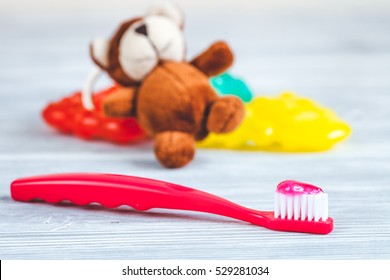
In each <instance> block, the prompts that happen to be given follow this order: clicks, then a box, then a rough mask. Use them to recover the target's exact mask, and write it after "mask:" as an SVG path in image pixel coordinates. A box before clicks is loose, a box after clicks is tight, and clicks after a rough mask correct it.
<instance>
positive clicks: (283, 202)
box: [279, 194, 287, 219]
mask: <svg viewBox="0 0 390 280" xmlns="http://www.w3.org/2000/svg"><path fill="white" fill-rule="evenodd" d="M286 198H287V197H286V196H285V195H284V194H279V199H280V202H279V203H280V218H281V219H284V218H286V209H287V199H286Z"/></svg>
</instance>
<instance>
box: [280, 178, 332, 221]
mask: <svg viewBox="0 0 390 280" xmlns="http://www.w3.org/2000/svg"><path fill="white" fill-rule="evenodd" d="M286 186H288V187H286ZM308 188H309V190H308ZM274 217H275V218H279V219H287V220H295V221H297V220H301V221H309V222H310V221H314V222H319V221H320V220H322V221H326V220H327V219H328V195H327V194H326V193H324V192H323V191H322V190H321V189H320V188H318V187H315V186H312V185H308V184H304V183H300V182H296V181H285V182H282V183H281V184H279V186H278V189H277V191H276V193H275V209H274Z"/></svg>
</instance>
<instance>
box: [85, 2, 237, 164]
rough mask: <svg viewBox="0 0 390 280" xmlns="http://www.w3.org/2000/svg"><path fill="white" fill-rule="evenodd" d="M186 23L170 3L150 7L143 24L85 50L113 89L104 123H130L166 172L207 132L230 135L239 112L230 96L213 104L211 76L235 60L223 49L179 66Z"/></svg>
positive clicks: (131, 24)
mask: <svg viewBox="0 0 390 280" xmlns="http://www.w3.org/2000/svg"><path fill="white" fill-rule="evenodd" d="M183 20H184V17H183V14H182V12H181V10H180V9H179V8H178V7H176V6H175V5H174V4H172V3H169V2H163V3H159V4H157V5H155V6H154V7H152V9H151V10H150V11H149V12H148V13H147V15H146V16H144V17H137V18H134V19H132V20H129V21H126V22H124V23H122V24H121V25H120V26H119V28H118V29H117V31H116V32H115V33H114V35H113V36H112V38H111V39H109V40H106V39H96V40H94V41H93V42H92V43H91V45H90V52H91V57H92V60H93V61H94V62H95V64H96V65H97V66H98V67H99V70H100V71H102V70H103V71H104V72H106V73H107V74H108V75H109V76H110V77H111V78H112V79H113V80H114V81H115V82H116V83H117V84H118V85H119V87H118V88H117V90H116V92H114V93H112V94H111V95H110V96H109V97H107V98H106V99H105V100H103V109H104V112H105V114H106V115H107V116H110V117H128V116H134V117H135V118H136V119H137V120H138V122H139V124H140V125H141V127H142V128H143V129H144V130H145V131H146V133H147V134H149V136H151V137H152V138H153V139H154V152H155V155H156V157H157V159H158V160H159V162H160V163H161V164H162V165H164V166H166V167H171V168H177V167H181V166H184V165H186V164H187V163H189V162H190V161H191V160H192V159H193V157H194V154H195V141H196V140H202V139H204V138H205V137H206V136H207V134H208V133H209V132H214V133H227V132H230V131H233V130H234V129H235V128H236V127H237V126H238V125H239V124H240V123H241V121H242V120H243V117H244V106H243V104H242V102H241V101H240V99H239V98H237V97H235V96H224V97H218V95H217V94H216V92H215V91H214V90H213V88H212V87H211V85H210V83H209V77H212V76H216V75H218V74H221V73H223V72H224V71H226V70H227V69H228V68H229V67H230V66H231V65H232V63H233V54H232V52H231V50H230V48H229V46H228V45H227V44H226V43H224V42H215V43H214V44H212V45H211V46H210V47H209V48H208V49H207V50H206V51H204V52H203V53H201V54H200V55H198V56H197V57H195V58H194V59H192V60H191V61H189V62H187V61H185V52H186V46H185V41H184V37H183V32H182V29H183V24H184V22H183ZM98 73H99V71H97V72H94V73H92V75H91V76H90V77H89V78H88V81H87V83H86V86H85V88H84V91H83V104H84V106H85V107H86V108H88V109H93V102H92V101H91V98H90V97H91V92H92V87H93V83H94V82H95V80H96V77H97V74H98Z"/></svg>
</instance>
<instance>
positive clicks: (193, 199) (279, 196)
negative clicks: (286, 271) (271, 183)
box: [11, 173, 333, 234]
mask: <svg viewBox="0 0 390 280" xmlns="http://www.w3.org/2000/svg"><path fill="white" fill-rule="evenodd" d="M11 196H12V198H13V199H14V200H17V201H25V202H27V201H31V200H34V199H42V200H44V201H46V202H49V203H58V202H60V201H63V200H68V201H71V202H73V203H74V204H77V205H86V204H89V203H92V202H98V203H100V204H101V205H103V206H105V207H108V208H115V207H118V206H120V205H128V206H131V207H133V208H135V209H137V210H140V211H141V210H142V211H143V210H148V209H150V208H165V209H177V210H189V211H198V212H206V213H211V214H217V215H221V216H226V217H230V218H233V219H237V220H241V221H245V222H249V223H252V224H254V225H257V226H262V227H266V228H268V229H272V230H278V231H295V232H306V233H317V234H327V233H329V232H331V231H332V230H333V220H332V218H329V217H328V196H327V195H326V194H325V193H324V192H323V191H322V190H321V189H320V188H318V187H315V186H312V185H309V184H305V183H300V182H297V181H291V180H290V181H284V182H282V183H280V184H279V185H278V187H277V189H276V194H275V211H274V212H272V211H258V210H254V209H250V208H246V207H243V206H240V205H238V204H235V203H233V202H230V201H228V200H226V199H223V198H221V197H218V196H215V195H212V194H209V193H206V192H203V191H200V190H196V189H192V188H188V187H184V186H180V185H176V184H172V183H168V182H163V181H157V180H152V179H146V178H139V177H133V176H124V175H113V174H81V173H78V174H77V173H76V174H55V175H44V176H36V177H29V178H21V179H18V180H15V181H14V182H12V184H11Z"/></svg>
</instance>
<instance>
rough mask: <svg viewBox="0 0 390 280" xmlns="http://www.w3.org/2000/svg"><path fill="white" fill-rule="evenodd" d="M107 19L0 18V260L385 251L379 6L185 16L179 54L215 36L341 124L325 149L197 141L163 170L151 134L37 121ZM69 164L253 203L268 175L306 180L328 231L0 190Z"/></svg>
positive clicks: (260, 204)
mask: <svg viewBox="0 0 390 280" xmlns="http://www.w3.org/2000/svg"><path fill="white" fill-rule="evenodd" d="M111 22H113V21H109V20H108V19H105V20H101V21H96V22H83V21H74V20H72V21H61V20H53V21H50V22H44V21H43V22H32V23H30V24H24V23H23V21H19V20H18V19H13V18H8V19H6V18H3V19H1V24H0V37H1V38H2V41H1V44H0V61H1V67H0V97H1V103H0V106H1V110H0V135H1V136H0V258H1V259H378V258H387V259H388V258H389V257H390V218H389V216H390V122H389V119H390V110H389V107H390V78H389V77H390V37H389V36H388V30H389V28H390V17H388V16H379V15H376V14H373V15H367V14H348V13H345V14H343V15H342V16H338V15H334V16H321V15H316V16H314V15H306V16H298V15H297V16H293V15H292V16H289V17H284V18H275V17H271V16H268V17H267V16H264V17H254V16H252V17H247V18H245V19H243V20H240V21H234V23H233V22H231V20H230V19H229V18H221V19H220V20H218V21H216V20H214V19H213V18H206V19H203V20H200V18H190V19H189V22H188V29H187V37H188V41H189V53H190V56H192V55H194V54H195V53H197V52H198V51H200V50H202V49H204V48H205V47H206V46H207V45H208V44H209V43H211V41H212V40H214V39H220V38H225V39H227V40H228V41H229V42H231V44H232V46H233V49H234V50H235V53H236V55H237V59H236V65H235V68H234V69H233V70H232V72H233V73H237V74H239V75H241V76H243V77H245V78H246V80H247V81H248V82H249V83H250V84H251V85H252V87H253V88H254V89H255V90H256V92H257V93H259V94H277V93H279V92H280V91H282V90H286V89H287V90H294V91H296V92H297V93H299V94H301V95H304V96H307V97H311V98H314V99H315V100H317V101H318V102H320V103H322V104H323V105H326V106H329V107H331V108H333V109H334V110H335V111H336V112H337V113H338V114H339V115H340V116H341V117H343V118H344V119H345V120H347V121H348V122H349V123H350V124H351V126H352V128H353V134H352V136H351V137H350V139H348V140H347V141H346V142H345V143H342V144H340V145H338V146H337V147H336V148H335V149H333V150H332V151H329V152H326V153H306V154H283V153H267V152H236V151H222V150H199V151H198V153H197V157H196V160H195V161H194V162H193V163H192V164H191V165H189V166H188V167H186V168H183V169H179V170H166V169H163V168H161V167H160V166H159V165H158V164H157V163H156V162H155V160H154V157H153V153H152V149H151V145H150V144H147V143H146V144H141V145H136V146H115V145H111V144H108V143H102V142H85V141H82V140H79V139H76V138H73V137H70V136H65V135H60V134H58V133H56V132H54V131H53V130H51V129H50V128H48V127H46V126H45V124H44V123H43V122H42V120H41V118H40V110H41V109H42V108H43V106H44V105H45V104H46V103H47V102H49V101H51V100H56V99H58V98H60V97H61V96H65V95H67V94H69V93H70V92H71V91H73V90H76V89H78V88H80V87H81V85H82V83H83V80H84V78H85V75H86V73H87V71H88V68H89V67H90V65H91V63H90V62H89V60H88V55H87V45H88V40H89V39H90V38H91V37H93V36H92V35H93V34H98V33H99V32H100V30H105V32H103V33H102V35H105V34H108V33H109V32H110V29H109V27H110V25H109V23H111ZM211 22H212V23H213V26H212V28H211V27H210V25H209V24H210V23H211ZM112 26H113V25H112V24H111V27H112ZM221 30H223V31H222V32H221ZM103 84H104V83H102V84H101V85H100V86H103ZM81 171H89V172H109V173H122V174H131V175H136V176H144V177H152V178H156V179H161V180H166V181H172V182H176V183H179V184H183V185H187V186H191V187H195V188H199V189H202V190H205V191H209V192H212V193H214V194H217V195H220V196H223V197H225V198H227V199H230V200H233V201H235V202H237V203H240V204H243V205H246V206H248V207H253V208H257V209H263V210H266V209H270V208H272V204H273V192H274V188H275V186H276V184H277V183H278V182H279V181H281V180H284V179H289V178H291V179H298V180H301V181H307V182H311V183H313V184H318V185H319V186H322V187H323V188H324V189H325V190H326V192H327V193H328V194H329V197H330V211H329V212H330V215H331V216H332V217H333V218H334V220H335V230H334V232H333V233H331V234H330V235H328V236H316V235H307V234H299V233H282V232H272V231H269V230H265V229H263V228H258V227H255V226H251V225H248V224H245V223H241V222H237V221H233V220H230V219H227V218H221V217H217V216H212V215H206V214H199V213H185V212H180V211H165V210H159V209H154V210H152V211H150V212H146V213H140V212H136V211H133V210H131V209H130V208H127V207H121V208H119V209H116V210H106V209H104V208H102V207H100V206H99V205H90V206H88V207H76V206H72V205H69V204H60V205H49V204H44V203H18V202H14V201H12V200H11V198H10V195H9V185H10V182H11V181H12V180H13V179H15V178H18V177H22V176H28V175H33V174H45V173H57V172H81Z"/></svg>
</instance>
